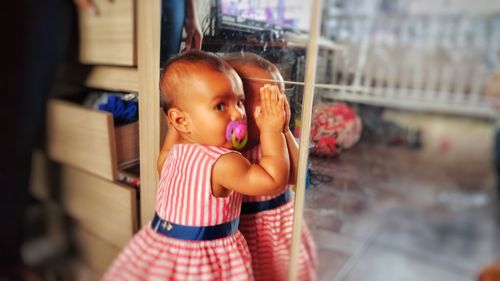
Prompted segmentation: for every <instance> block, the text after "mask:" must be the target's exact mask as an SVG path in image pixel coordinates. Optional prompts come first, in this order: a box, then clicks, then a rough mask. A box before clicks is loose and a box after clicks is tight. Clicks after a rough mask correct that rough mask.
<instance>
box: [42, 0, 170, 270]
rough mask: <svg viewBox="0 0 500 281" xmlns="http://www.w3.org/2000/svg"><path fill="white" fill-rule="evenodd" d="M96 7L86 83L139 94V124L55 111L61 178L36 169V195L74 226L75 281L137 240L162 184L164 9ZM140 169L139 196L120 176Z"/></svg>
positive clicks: (86, 45) (70, 106)
mask: <svg viewBox="0 0 500 281" xmlns="http://www.w3.org/2000/svg"><path fill="white" fill-rule="evenodd" d="M94 3H95V5H96V6H97V8H98V14H97V15H90V14H88V13H87V12H85V11H79V18H80V62H81V63H82V64H90V65H92V68H91V69H90V72H89V73H88V76H87V77H86V78H85V79H84V81H81V83H82V84H84V85H86V86H88V87H91V88H96V89H102V90H105V91H122V92H123V91H124V92H133V93H136V94H137V96H138V102H139V105H138V107H139V121H137V122H134V123H131V124H127V125H124V126H119V127H116V126H114V124H113V117H112V115H111V114H110V113H107V112H103V111H98V110H94V109H90V108H85V107H83V106H81V105H78V104H76V103H72V102H69V101H65V100H58V99H53V100H51V101H50V102H49V103H48V108H47V146H46V148H47V151H46V152H47V154H48V156H49V157H50V158H51V159H52V160H54V161H56V162H57V163H59V164H60V165H56V166H58V167H56V168H55V169H53V170H54V171H55V173H52V172H51V173H45V172H44V171H46V167H45V166H44V167H43V168H41V169H39V168H40V167H38V168H37V169H35V172H36V173H37V174H38V175H39V176H40V175H41V177H39V178H40V179H41V180H43V182H44V184H42V185H40V186H38V187H35V188H32V193H33V194H34V195H35V196H37V198H41V199H43V200H59V199H60V204H61V206H62V208H63V210H65V212H66V213H67V214H68V215H69V216H70V217H71V218H72V220H73V223H72V225H73V226H74V227H73V229H72V232H73V236H74V239H73V240H74V242H75V244H76V245H75V246H76V248H77V249H78V254H79V260H80V263H81V264H82V266H81V267H80V266H79V268H81V269H82V270H81V272H80V270H79V269H78V270H77V271H76V276H74V280H89V279H90V280H97V279H98V278H100V277H99V276H101V275H102V274H103V273H104V272H105V270H106V269H107V268H108V266H109V265H110V264H111V262H112V261H113V259H114V258H115V257H116V256H117V254H118V253H119V252H120V250H121V249H122V248H123V247H124V246H125V244H126V243H127V242H128V241H129V240H130V239H131V238H132V236H133V235H134V233H135V232H136V231H137V230H138V229H139V228H140V227H141V225H144V224H146V223H148V221H149V220H150V219H151V218H152V215H153V214H154V203H155V200H154V198H155V194H156V187H157V182H158V175H157V173H156V157H157V155H158V152H159V148H160V119H159V116H160V114H159V113H160V106H159V97H158V94H159V92H158V84H159V71H160V69H159V57H160V53H159V52H160V45H159V42H160V40H159V36H160V32H159V30H160V13H159V11H160V10H161V1H160V0H148V1H136V0H120V1H109V0H95V1H94ZM136 19H137V20H136ZM139 42H140V43H139ZM134 162H139V163H140V182H141V185H140V188H134V187H129V186H126V185H124V184H122V183H119V181H118V179H119V178H120V175H121V174H122V171H121V168H122V167H127V166H129V165H130V164H131V163H134ZM46 166H47V167H48V165H46ZM47 169H48V168H47ZM45 174H56V175H55V176H54V178H55V179H53V180H48V179H45V177H46V175H45ZM51 186H54V187H56V188H57V187H59V188H60V189H61V190H60V192H58V193H57V194H60V196H52V191H50V190H49V189H50V188H51ZM44 188H45V189H46V190H44Z"/></svg>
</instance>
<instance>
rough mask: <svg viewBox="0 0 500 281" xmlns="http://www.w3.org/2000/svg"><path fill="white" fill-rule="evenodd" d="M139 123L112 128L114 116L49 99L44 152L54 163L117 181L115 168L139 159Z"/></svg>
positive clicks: (116, 169)
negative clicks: (46, 151)
mask: <svg viewBox="0 0 500 281" xmlns="http://www.w3.org/2000/svg"><path fill="white" fill-rule="evenodd" d="M138 138H139V128H138V122H134V123H130V124H127V125H123V126H119V127H114V125H113V116H112V115H111V114H110V113H108V112H104V111H99V110H94V109H89V108H84V107H82V106H80V105H78V104H74V103H71V102H67V101H63V100H56V99H53V100H50V101H49V104H48V111H47V150H48V154H49V156H50V158H52V159H53V160H56V161H59V162H62V163H65V164H69V165H71V166H74V167H77V168H80V169H82V170H85V171H88V172H91V173H94V174H96V175H99V176H101V177H103V178H105V179H108V180H116V179H117V178H118V167H119V166H121V165H126V164H130V163H134V162H137V161H138V159H139V143H138Z"/></svg>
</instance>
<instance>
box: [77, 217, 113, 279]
mask: <svg viewBox="0 0 500 281" xmlns="http://www.w3.org/2000/svg"><path fill="white" fill-rule="evenodd" d="M73 233H74V235H75V244H76V247H77V249H78V253H79V254H80V256H81V259H82V260H83V261H85V263H86V264H88V265H89V266H90V267H91V268H92V269H93V270H94V271H96V272H98V273H99V274H103V273H104V272H106V270H107V269H108V267H109V266H110V265H111V263H113V260H114V259H115V258H116V257H117V256H118V254H119V253H120V248H118V247H116V246H113V245H112V244H110V243H108V242H106V241H104V240H102V239H100V238H99V237H97V236H96V235H94V234H93V233H91V232H89V231H87V230H86V229H84V228H83V227H78V226H76V227H75V228H74V230H73Z"/></svg>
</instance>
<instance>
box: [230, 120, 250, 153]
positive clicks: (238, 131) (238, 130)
mask: <svg viewBox="0 0 500 281" xmlns="http://www.w3.org/2000/svg"><path fill="white" fill-rule="evenodd" d="M226 139H227V140H228V141H231V142H232V143H233V146H234V148H236V149H237V150H242V149H243V148H244V147H245V145H246V144H247V141H248V134H247V124H244V123H240V122H236V121H231V122H229V124H227V127H226Z"/></svg>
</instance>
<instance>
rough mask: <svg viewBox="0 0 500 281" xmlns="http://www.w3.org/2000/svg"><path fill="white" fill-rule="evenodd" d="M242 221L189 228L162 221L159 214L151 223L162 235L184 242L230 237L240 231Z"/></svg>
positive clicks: (237, 219)
mask: <svg viewBox="0 0 500 281" xmlns="http://www.w3.org/2000/svg"><path fill="white" fill-rule="evenodd" d="M239 223H240V219H239V218H236V219H234V220H232V221H229V222H226V223H223V224H217V225H212V226H187V225H180V224H175V223H171V222H168V221H166V220H162V219H161V218H160V217H159V216H158V214H156V213H155V217H154V219H153V221H152V222H151V228H153V230H154V231H156V232H157V233H160V234H162V235H165V236H168V237H171V238H176V239H182V240H215V239H219V238H224V237H228V236H229V235H231V234H233V233H235V232H236V230H238V224H239Z"/></svg>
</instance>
